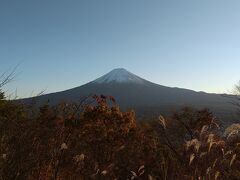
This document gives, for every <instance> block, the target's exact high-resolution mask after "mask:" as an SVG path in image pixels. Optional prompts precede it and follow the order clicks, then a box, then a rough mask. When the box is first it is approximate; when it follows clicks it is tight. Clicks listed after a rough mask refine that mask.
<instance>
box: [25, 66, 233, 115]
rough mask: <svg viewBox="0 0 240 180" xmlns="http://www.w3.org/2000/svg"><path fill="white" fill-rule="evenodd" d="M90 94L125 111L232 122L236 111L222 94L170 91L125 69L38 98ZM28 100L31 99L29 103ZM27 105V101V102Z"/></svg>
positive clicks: (68, 98) (53, 100) (56, 99)
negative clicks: (203, 115) (198, 111)
mask: <svg viewBox="0 0 240 180" xmlns="http://www.w3.org/2000/svg"><path fill="white" fill-rule="evenodd" d="M89 94H98V95H101V94H103V95H111V96H114V97H115V99H116V100H117V103H118V104H119V105H120V106H121V107H122V108H133V109H144V108H146V107H148V108H149V109H159V112H161V109H162V110H164V109H165V110H166V109H172V108H173V109H176V108H180V107H183V106H193V107H196V108H204V107H207V108H210V109H211V110H212V111H213V112H214V113H215V114H216V115H217V116H219V117H223V118H224V119H230V118H232V116H233V113H234V111H235V109H234V107H233V106H232V105H231V104H230V103H229V99H228V98H225V97H223V96H222V95H220V94H208V93H204V92H195V91H192V90H188V89H181V88H170V87H166V86H162V85H158V84H154V83H152V82H149V81H147V80H144V79H142V78H140V77H138V76H136V75H134V74H132V73H130V72H128V71H127V70H125V69H114V70H112V71H111V72H109V73H108V74H106V75H104V76H102V77H100V78H98V79H96V80H94V81H92V82H90V83H87V84H85V85H82V86H80V87H76V88H73V89H70V90H66V91H62V92H57V93H52V94H46V95H43V96H40V97H37V101H38V102H39V103H40V104H43V103H44V102H47V101H48V100H49V101H50V104H56V103H58V102H61V101H77V100H79V99H80V97H83V96H87V95H89ZM28 100H29V99H28ZM25 101H26V100H25Z"/></svg>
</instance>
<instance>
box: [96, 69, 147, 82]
mask: <svg viewBox="0 0 240 180" xmlns="http://www.w3.org/2000/svg"><path fill="white" fill-rule="evenodd" d="M145 81H146V80H144V79H142V78H140V77H138V76H137V75H135V74H133V73H131V72H129V71H127V70H126V69H124V68H117V69H113V70H112V71H110V72H109V73H107V74H105V75H103V76H102V77H100V78H98V79H96V80H95V81H93V82H94V83H112V82H117V83H135V84H143V83H144V82H145Z"/></svg>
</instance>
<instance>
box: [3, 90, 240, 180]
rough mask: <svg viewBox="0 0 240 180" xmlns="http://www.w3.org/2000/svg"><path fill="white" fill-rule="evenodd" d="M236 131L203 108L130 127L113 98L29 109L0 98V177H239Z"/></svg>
mask: <svg viewBox="0 0 240 180" xmlns="http://www.w3.org/2000/svg"><path fill="white" fill-rule="evenodd" d="M89 100H90V101H89ZM92 100H93V101H92ZM109 102H110V103H109ZM108 104H112V105H111V106H109V105H108ZM239 129H240V125H239V124H234V125H232V126H230V127H229V128H227V129H226V131H225V133H224V134H223V133H221V131H220V129H219V125H218V123H217V120H216V119H215V118H214V116H213V115H212V114H211V112H209V110H207V109H203V110H194V109H191V108H184V109H183V110H182V111H180V112H178V113H175V114H173V115H172V116H171V117H169V118H164V117H162V116H160V117H159V119H158V120H156V121H151V122H137V121H136V119H135V114H134V112H121V111H120V109H119V107H118V106H117V105H116V104H115V101H114V99H113V98H112V97H105V96H100V97H98V96H94V97H93V98H88V99H85V100H83V101H81V102H80V103H78V104H65V103H63V104H59V105H58V106H56V107H49V106H48V105H45V106H43V107H41V108H40V109H39V111H35V110H33V108H32V107H26V106H23V105H21V104H16V103H13V102H11V101H8V100H6V99H5V98H4V94H3V93H1V100H0V179H1V180H5V179H6V180H7V179H34V180H35V179H39V180H45V179H53V180H56V179H59V180H60V179H61V180H62V179H63V180H67V179H149V180H154V179H163V180H175V179H179V180H184V179H186V180H187V179H189V180H191V179H206V180H210V179H240V168H239V167H240V137H239V136H238V131H239Z"/></svg>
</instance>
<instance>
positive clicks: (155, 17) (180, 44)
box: [0, 0, 240, 97]
mask: <svg viewBox="0 0 240 180" xmlns="http://www.w3.org/2000/svg"><path fill="white" fill-rule="evenodd" d="M239 7H240V1H239V0H231V1H228V0H165V1H163V0H119V1H117V0H85V1H84V0H0V72H3V71H6V70H8V69H9V68H12V67H14V66H15V65H17V64H19V63H20V65H19V67H18V70H17V72H18V76H17V78H16V79H15V81H14V82H12V83H11V84H10V85H8V86H7V87H6V90H7V91H8V93H11V92H13V91H14V90H15V89H17V92H18V95H19V96H21V97H27V96H30V95H31V93H32V92H34V93H37V92H39V91H41V90H45V89H46V92H48V93H49V92H55V91H60V90H65V89H68V88H72V87H76V86H79V85H82V84H84V83H86V82H88V81H91V80H93V79H95V78H97V77H99V76H101V75H103V74H105V73H107V72H108V71H110V70H112V69H113V68H117V67H123V68H126V69H127V70H129V71H131V72H132V73H135V74H137V75H139V76H141V77H143V78H145V79H147V80H150V81H152V82H155V83H158V84H162V85H166V86H172V87H183V88H188V89H193V90H197V91H206V92H217V93H224V92H228V90H231V89H232V87H233V85H234V84H235V83H237V81H238V80H240V70H239V68H240V10H239Z"/></svg>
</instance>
